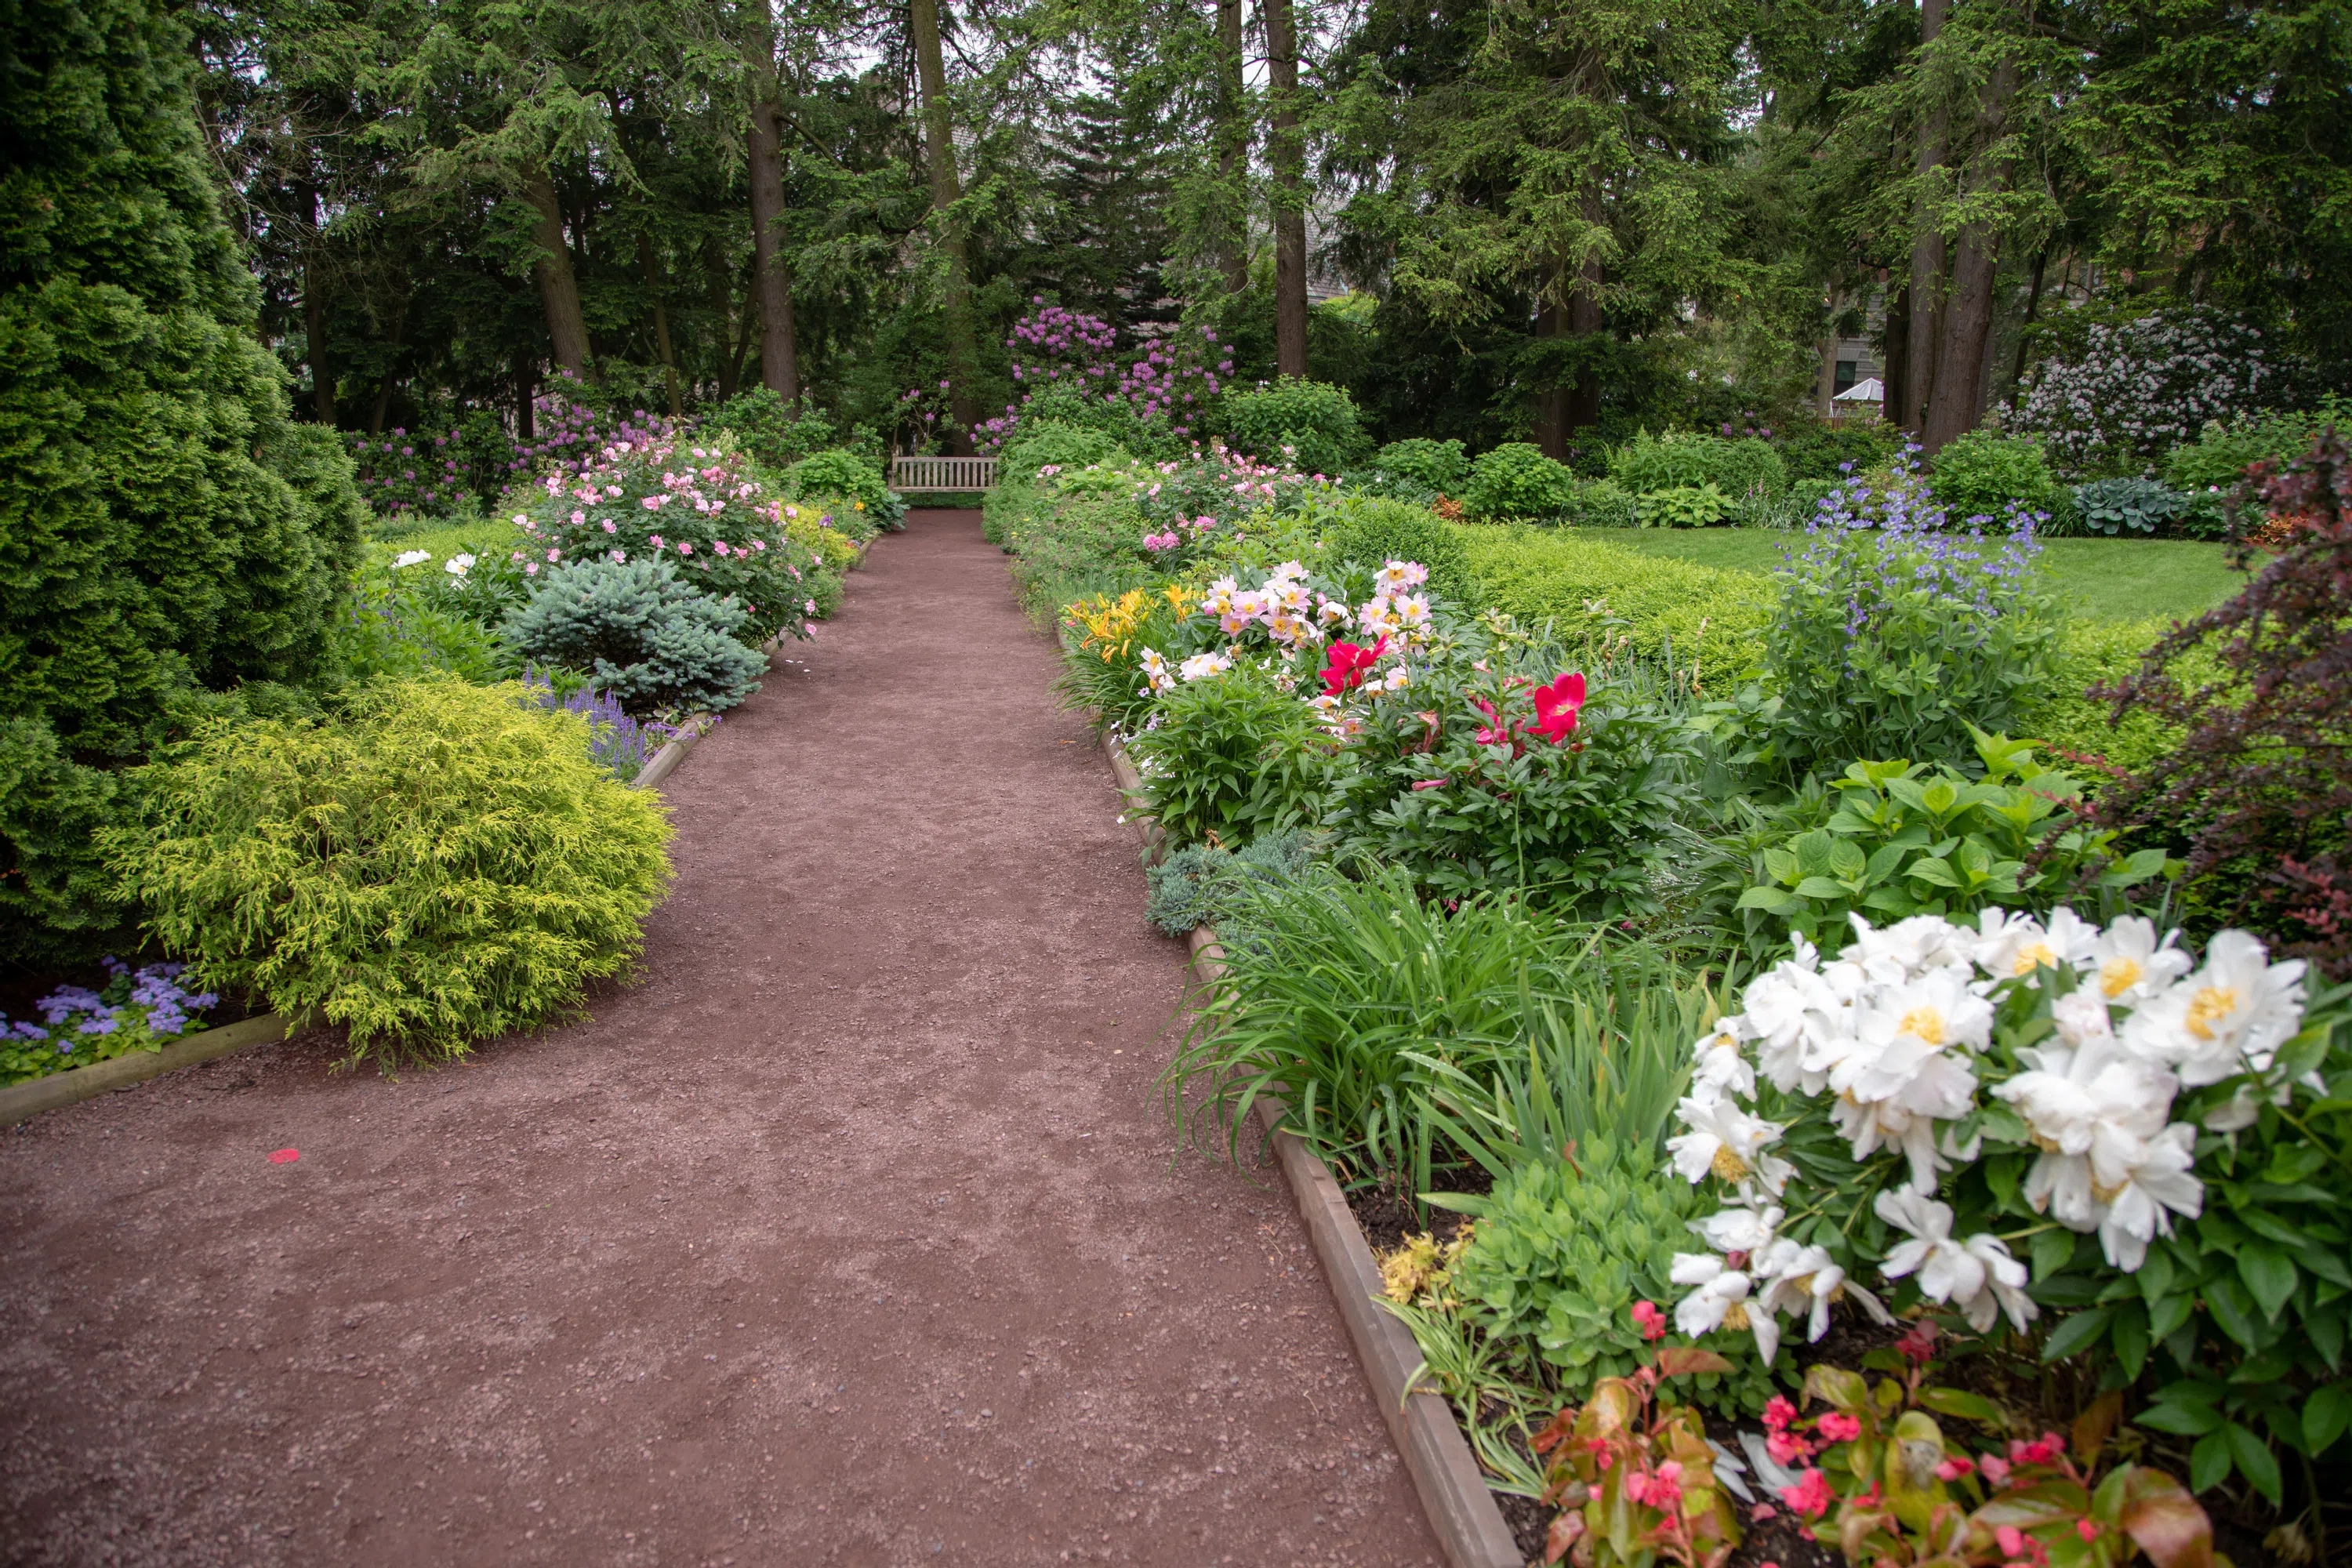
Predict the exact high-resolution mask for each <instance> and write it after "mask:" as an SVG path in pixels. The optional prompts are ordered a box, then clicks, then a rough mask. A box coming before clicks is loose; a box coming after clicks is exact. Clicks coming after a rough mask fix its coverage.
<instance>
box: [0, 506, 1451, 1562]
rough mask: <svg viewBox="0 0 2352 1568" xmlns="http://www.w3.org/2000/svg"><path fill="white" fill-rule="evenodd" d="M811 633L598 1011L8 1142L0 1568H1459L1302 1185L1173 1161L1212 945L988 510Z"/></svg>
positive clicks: (732, 736) (762, 700)
mask: <svg viewBox="0 0 2352 1568" xmlns="http://www.w3.org/2000/svg"><path fill="white" fill-rule="evenodd" d="M793 658H795V659H796V660H798V661H799V662H796V663H793V664H791V665H787V666H781V667H780V668H779V672H778V674H777V675H776V676H774V677H772V678H771V680H770V683H769V688H768V689H767V690H765V691H763V692H762V693H761V695H760V696H758V697H756V698H754V699H753V700H751V702H750V703H748V704H746V705H745V706H744V707H743V708H742V709H741V710H739V711H738V712H737V713H735V714H733V715H731V716H730V718H729V719H728V721H727V722H726V723H725V724H724V725H723V726H721V727H720V729H719V731H717V732H716V733H715V734H713V735H712V736H711V737H709V739H707V740H706V741H704V742H703V743H702V745H701V746H700V748H699V749H698V751H697V752H696V753H695V754H694V756H693V757H691V758H690V759H689V760H688V763H687V765H686V766H685V767H684V768H683V769H682V770H681V771H680V772H679V773H677V775H676V776H675V777H674V778H673V779H672V780H671V781H670V785H669V788H668V790H667V794H668V796H669V798H670V800H671V802H672V804H673V805H675V807H676V814H677V826H678V839H677V870H678V877H677V887H676V889H675V890H674V892H673V895H672V896H671V898H670V899H669V900H668V902H667V904H665V905H664V906H663V907H662V909H661V910H659V911H658V912H657V913H656V915H655V916H654V918H653V920H652V921H651V923H650V925H649V927H648V930H647V942H646V967H645V978H644V980H643V982H642V983H641V984H637V985H635V986H633V987H630V988H628V989H625V990H620V991H616V992H614V993H611V994H606V995H604V996H603V997H601V998H599V999H598V1001H597V1003H596V1005H595V1009H594V1016H593V1019H591V1020H589V1021H586V1022H583V1023H581V1024H579V1025H577V1026H573V1027H569V1028H564V1029H559V1030H556V1031H553V1032H551V1033H550V1034H548V1035H546V1036H544V1037H538V1038H532V1039H519V1040H513V1041H509V1042H505V1043H502V1044H500V1045H499V1046H496V1047H492V1048H489V1049H487V1050H484V1051H482V1052H480V1053H479V1054H478V1056H476V1057H475V1058H473V1059H472V1060H470V1061H468V1062H467V1063H466V1064H464V1065H461V1066H457V1067H453V1068H446V1069H444V1070H441V1071H438V1072H433V1073H424V1074H418V1075H415V1076H412V1077H409V1078H406V1079H402V1080H400V1081H396V1082H395V1081H388V1080H384V1079H379V1078H376V1077H374V1076H373V1074H342V1075H336V1074H332V1073H331V1071H330V1068H331V1062H332V1052H331V1047H330V1045H329V1044H328V1043H327V1042H326V1041H324V1040H321V1039H318V1038H311V1039H308V1040H297V1041H293V1042H289V1043H288V1044H286V1045H283V1046H279V1047H273V1048H271V1049H269V1050H266V1051H262V1052H258V1053H254V1054H251V1055H247V1056H245V1057H239V1058H227V1059H225V1060H222V1061H217V1062H214V1063H210V1064H207V1065H206V1066H205V1067H202V1068H194V1069H192V1070H190V1071H187V1072H184V1073H180V1074H177V1075H174V1076H172V1077H169V1078H166V1079H157V1080H155V1081H153V1082H152V1083H149V1084H146V1085H143V1086H142V1087H140V1088H139V1089H136V1090H135V1091H132V1092H131V1093H126V1094H119V1095H113V1096H109V1097H105V1098H103V1099H100V1100H94V1101H90V1102H88V1103H85V1104H83V1105H79V1106H77V1107H74V1108H72V1109H69V1110H64V1111H60V1112H56V1113H53V1114H51V1115H48V1116H46V1117H43V1118H41V1119H39V1120H38V1121H36V1122H34V1123H32V1124H30V1125H29V1126H27V1127H26V1128H24V1129H22V1130H19V1131H16V1132H15V1133H13V1134H0V1193H5V1194H6V1197H5V1202H4V1203H0V1260H5V1263H0V1325H5V1330H0V1559H5V1561H7V1562H9V1563H100V1562H103V1563H126V1564H129V1563H235V1564H238V1565H240V1568H242V1565H246V1564H276V1563H287V1564H293V1563H302V1564H310V1563H352V1564H374V1563H401V1564H410V1563H559V1564H566V1565H570V1564H588V1563H599V1564H601V1563H614V1564H622V1563H626V1564H656V1563H659V1564H674V1563H675V1564H684V1563H745V1564H753V1563H762V1564H765V1563H774V1564H791V1565H793V1568H798V1565H801V1564H820V1563H824V1564H833V1563H842V1564H850V1563H857V1564H866V1563H871V1564H883V1563H892V1564H897V1563H974V1564H998V1563H1008V1564H1009V1563H1058V1562H1069V1561H1078V1562H1086V1561H1108V1562H1118V1563H1171V1564H1175V1563H1182V1564H1199V1563H1242V1564H1270V1563H1345V1564H1349V1565H1351V1568H1369V1565H1375V1564H1389V1563H1436V1562H1437V1561H1438V1558H1437V1552H1436V1549H1435V1546H1434V1544H1433V1540H1432V1538H1431V1536H1430V1534H1429V1531H1428V1527H1427V1525H1426V1524H1425V1523H1424V1521H1423V1517H1422V1513H1421V1510H1420V1508H1419V1506H1418V1504H1417V1503H1416V1502H1415V1500H1414V1498H1413V1494H1412V1489H1411V1486H1410V1484H1409V1482H1408V1480H1407V1479H1406V1477H1405V1474H1404V1471H1403V1467H1402V1464H1401V1463H1400V1461H1399V1460H1398V1458H1397V1457H1396V1454H1395V1452H1394V1450H1393V1449H1392V1448H1391V1446H1390V1443H1389V1441H1388V1438H1387V1436H1386V1434H1385V1432H1384V1431H1383V1429H1382V1426H1381V1420H1380V1417H1379V1414H1378V1412H1377V1411H1376V1410H1375V1409H1374V1408H1373V1406H1372V1403H1371V1400H1370V1395H1369V1394H1367V1393H1366V1391H1365V1389H1364V1386H1363V1383H1362V1380H1361V1378H1360V1376H1359V1375H1358V1373H1357V1370H1356V1367H1355V1364H1354V1363H1353V1361H1352V1359H1351V1358H1350V1356H1349V1351H1348V1343H1347V1340H1346V1338H1345V1335H1344V1333H1343V1331H1342V1330H1341V1328H1340V1325H1339V1321H1338V1318H1337V1315H1336V1313H1335V1312H1334V1310H1333V1309H1332V1305H1331V1302H1330V1300H1329V1297H1328V1292H1327V1290H1326V1289H1325V1286H1324V1283H1323V1279H1322V1278H1321V1275H1320V1274H1319V1272H1318V1269H1317V1268H1316V1264H1315V1261H1314V1258H1313V1256H1312V1254H1311V1253H1310V1252H1308V1250H1307V1246H1306V1241H1305V1237H1304V1233H1303V1232H1302V1230H1301V1228H1300V1226H1299V1224H1298V1221H1297V1216H1296V1215H1295V1214H1294V1212H1293V1211H1292V1209H1291V1205H1290V1203H1289V1200H1288V1198H1287V1196H1286V1194H1284V1192H1283V1191H1282V1189H1281V1188H1280V1187H1279V1186H1278V1185H1276V1184H1271V1183H1268V1182H1264V1181H1261V1182H1257V1183H1253V1182H1252V1181H1250V1180H1248V1179H1245V1178H1244V1176H1243V1175H1241V1174H1239V1173H1235V1172H1234V1171H1232V1170H1230V1169H1228V1168H1225V1167H1223V1166H1220V1165H1217V1164H1214V1163H1209V1162H1207V1161H1204V1160H1202V1159H1199V1158H1194V1157H1184V1158H1175V1157H1173V1156H1174V1153H1175V1151H1174V1138H1173V1134H1172V1132H1171V1128H1170V1126H1169V1124H1168V1123H1167V1121H1165V1120H1164V1119H1163V1117H1162V1115H1161V1111H1160V1106H1159V1103H1158V1100H1157V1096H1156V1094H1155V1092H1154V1088H1153V1072H1154V1069H1155V1068H1156V1067H1157V1065H1158V1064H1159V1063H1160V1062H1161V1061H1162V1060H1164V1059H1165V1056H1166V1051H1167V1042H1166V1040H1165V1039H1164V1038H1162V1037H1161V1035H1160V1030H1161V1028H1162V1026H1164V1025H1165V1024H1166V1023H1167V1022H1168V1020H1169V1019H1170V1017H1171V1014H1172V1013H1173V1011H1174V1009H1175V1008H1176V1006H1177V1005H1178V1001H1179V997H1180V994H1181V974H1182V966H1183V950H1182V949H1181V947H1180V946H1178V945H1177V944H1175V943H1173V942H1167V941H1164V940H1162V939H1160V938H1158V937H1155V936H1152V935H1150V933H1149V932H1148V931H1147V930H1146V929H1145V927H1144V925H1143V923H1142V921H1141V918H1140V914H1139V910H1140V907H1141V886H1140V884H1141V876H1140V872H1139V868H1138V866H1137V858H1136V840H1135V837H1134V833H1133V829H1132V828H1129V827H1123V826H1119V825H1118V821H1117V814H1118V798H1117V796H1116V795H1115V794H1114V792H1113V790H1112V787H1111V785H1110V782H1109V771H1108V766H1107V764H1106V763H1105V761H1104V758H1103V756H1102V753H1101V752H1100V751H1099V749H1098V748H1097V747H1096V745H1095V744H1094V743H1093V742H1092V740H1091V737H1090V736H1089V734H1088V732H1087V728H1086V726H1085V724H1084V723H1083V722H1082V721H1079V720H1078V719H1077V718H1076V717H1074V716H1072V715H1070V714H1067V713H1062V712H1058V711H1056V710H1055V705H1054V701H1053V699H1052V697H1051V696H1050V695H1049V693H1048V686H1049V683H1050V682H1051V680H1052V679H1053V677H1054V675H1055V668H1056V659H1055V654H1054V650H1053V647H1052V645H1051V644H1050V642H1048V641H1047V640H1046V639H1045V638H1043V637H1039V636H1038V635H1037V634H1036V633H1035V632H1034V630H1033V629H1032V628H1031V627H1030V626H1028V625H1027V624H1026V623H1025V622H1024V620H1023V619H1022V617H1021V616H1020V615H1019V614H1018V612H1017V611H1016V610H1015V608H1014V606H1013V602H1012V598H1011V595H1010V593H1009V591H1008V588H1007V585H1006V580H1005V574H1004V570H1003V558H1002V557H1001V556H999V555H998V554H997V553H996V552H994V551H992V550H991V549H989V548H988V547H987V546H986V545H985V544H984V543H983V542H982V540H981V538H980V535H979V530H978V527H977V515H976V514H975V513H971V512H932V513H918V514H916V515H915V517H914V519H913V520H912V526H911V527H910V528H909V530H908V532H907V533H906V534H905V535H903V536H901V537H897V538H893V539H888V540H886V541H884V542H882V543H880V544H879V545H877V547H876V549H875V551H874V552H873V555H872V558H871V563H870V565H869V566H868V568H867V570H866V571H865V572H862V573H859V574H856V575H854V576H853V577H852V579H851V584H850V590H849V596H848V601H847V605H846V606H845V610H844V612H843V614H842V616H840V618H838V619H837V620H835V621H834V622H833V623H831V624H829V625H826V626H823V627H821V628H820V629H819V631H818V633H817V637H816V639H815V640H814V642H813V643H811V644H805V645H803V646H802V647H798V648H796V649H793ZM287 1147H294V1148H298V1149H299V1150H300V1157H299V1160H297V1161H295V1162H292V1163H282V1164H280V1163H270V1162H269V1161H268V1159H267V1158H266V1156H267V1155H268V1153H269V1152H271V1151H273V1150H278V1149H283V1148H287Z"/></svg>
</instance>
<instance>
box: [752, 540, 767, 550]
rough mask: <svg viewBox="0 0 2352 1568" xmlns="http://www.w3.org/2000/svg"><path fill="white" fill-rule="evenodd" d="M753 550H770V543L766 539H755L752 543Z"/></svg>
mask: <svg viewBox="0 0 2352 1568" xmlns="http://www.w3.org/2000/svg"><path fill="white" fill-rule="evenodd" d="M751 548H752V549H754V550H765V549H767V548H768V542H767V541H766V540H764V539H755V540H753V541H751Z"/></svg>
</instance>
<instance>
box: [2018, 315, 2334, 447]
mask: <svg viewBox="0 0 2352 1568" xmlns="http://www.w3.org/2000/svg"><path fill="white" fill-rule="evenodd" d="M2289 369H2290V367H2289V366H2288V364H2287V363H2285V359H2284V356H2283V355H2282V354H2280V353H2278V352H2276V351H2275V350H2274V348H2273V345H2272V344H2271V343H2270V342H2268V341H2267V340H2266V339H2264V337H2263V332H2262V329H2261V328H2259V327H2256V326H2253V325H2252V324H2250V323H2248V322H2245V321H2239V320H2238V319H2237V318H2235V317H2233V316H2230V315H2227V314H2225V313H2224V312H2222V311H2220V310H2210V309H2206V308H2199V309H2196V310H2189V311H2186V312H2180V313H2174V314H2165V315H2148V316H2143V317H2141V318H2139V319H2138V320H2137V321H2124V322H2120V323H2116V324H2112V325H2111V324H2108V323H2105V322H2101V323H2097V324H2095V325H2093V326H2091V327H2089V328H2087V329H2085V331H2084V338H2083V346H2082V349H2081V351H2080V352H2079V353H2070V354H2068V355H2065V356H2063V357H2062V356H2056V355H2053V356H2052V357H2050V358H2048V359H2044V360H2043V361H2042V363H2040V364H2039V365H2037V366H2036V367H2035V368H2034V370H2033V372H2032V376H2031V378H2030V380H2029V383H2028V384H2027V387H2026V392H2025V395H2024V397H2023V398H2022V399H2021V401H2020V403H2019V405H2018V407H2017V410H2016V412H2015V413H2014V414H2013V415H2012V416H2011V417H2010V419H2009V421H2008V423H2009V426H2010V428H2011V429H2013V430H2018V431H2022V432H2024V433H2025V434H2028V435H2032V436H2039V437H2041V438H2042V447H2043V449H2044V450H2045V451H2047V452H2048V453H2049V454H2050V456H2051V458H2053V460H2054V461H2055V462H2056V463H2057V464H2058V466H2059V467H2060V468H2062V469H2063V470H2065V471H2066V472H2068V473H2070V474H2072V475H2074V476H2076V477H2083V476H2088V475H2095V474H2102V473H2119V474H2120V473H2141V472H2145V471H2147V470H2149V469H2150V468H2151V467H2152V465H2153V464H2154V463H2155V462H2156V460H2157V459H2158V458H2160V457H2162V456H2163V454H2164V453H2165V452H2166V451H2168V450H2169V449H2170V448H2171V447H2179V446H2185V445H2187V444H2188V443H2189V442H2192V441H2194V440H2196V439H2197V438H2198V436H2199V434H2200V432H2202V431H2203V430H2204V428H2205V424H2206V422H2207V421H2208V420H2216V419H2218V420H2221V421H2222V422H2223V423H2227V422H2228V421H2229V420H2231V418H2233V417H2235V416H2238V415H2240V414H2243V413H2250V412H2254V411H2257V410H2261V409H2265V408H2269V407H2272V406H2273V405H2275V404H2276V403H2277V402H2278V401H2279V398H2280V397H2281V396H2282V395H2284V393H2285V391H2286V384H2287V382H2288V380H2289V379H2290V376H2289Z"/></svg>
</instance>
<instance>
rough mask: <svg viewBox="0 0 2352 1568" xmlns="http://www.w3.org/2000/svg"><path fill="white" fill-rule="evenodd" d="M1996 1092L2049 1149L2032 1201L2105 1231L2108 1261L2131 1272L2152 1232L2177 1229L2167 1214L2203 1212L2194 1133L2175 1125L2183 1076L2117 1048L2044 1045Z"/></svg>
mask: <svg viewBox="0 0 2352 1568" xmlns="http://www.w3.org/2000/svg"><path fill="white" fill-rule="evenodd" d="M2019 1055H2020V1056H2021V1057H2022V1058H2025V1059H2026V1060H2027V1061H2028V1062H2029V1063H2030V1064H2031V1066H2030V1068H2029V1070H2027V1071H2025V1072H2021V1073H2019V1074H2018V1075H2017V1076H2016V1077H2015V1078H2012V1079H2010V1080H2009V1081H2008V1082H2007V1083H2004V1084H2002V1085H2000V1087H1999V1088H1997V1089H1994V1090H1993V1092H1994V1093H1995V1094H1997V1095H1999V1096H2000V1098H2001V1099H2003V1100H2008V1101H2009V1102H2010V1103H2011V1104H2012V1105H2014V1106H2015V1107H2016V1108H2017V1110H2018V1114H2019V1115H2020V1116H2021V1117H2023V1118H2024V1119H2025V1123H2026V1125H2027V1127H2028V1128H2029V1129H2031V1131H2032V1135H2033V1141H2034V1142H2035V1143H2036V1144H2038V1145H2039V1146H2040V1147H2041V1149H2042V1157H2041V1158H2040V1159H2038V1160H2036V1161H2035V1162H2034V1164H2033V1169H2032V1172H2031V1173H2028V1174H2027V1176H2026V1178H2025V1189H2024V1190H2025V1200H2026V1202H2027V1203H2029V1204H2031V1205H2032V1206H2033V1209H2034V1211H2035V1212H2036V1213H2037V1214H2047V1215H2050V1216H2051V1217H2052V1218H2053V1219H2055V1220H2057V1221H2058V1222H2059V1223H2060V1224H2061V1225H2063V1226H2067V1227H2068V1228H2070V1229H2073V1230H2084V1231H2087V1230H2092V1229H2096V1230H2098V1232H2099V1240H2100V1245H2101V1246H2102V1247H2104V1248H2105V1252H2106V1255H2107V1261H2108V1262H2110V1263H2112V1264H2114V1265H2115V1266H2116V1268H2122V1269H2125V1270H2126V1271H2129V1270H2132V1269H2136V1268H2138V1267H2139V1265H2140V1261H2141V1259H2142V1258H2145V1257H2146V1255H2147V1242H2148V1238H2149V1237H2152V1236H2154V1235H2155V1234H2157V1232H2158V1231H2159V1230H2162V1231H2163V1232H2165V1233H2166V1234H2170V1227H2171V1222H2170V1220H2169V1219H2168V1217H2167V1215H2166V1213H2165V1211H2166V1210H2169V1211H2171V1212H2172V1213H2175V1214H2184V1215H2196V1214H2197V1213H2198V1212H2199V1211H2200V1209H2201V1208H2202V1207H2203V1206H2204V1188H2203V1186H2202V1185H2201V1184H2200V1183H2199V1182H2198V1181H2197V1179H2196V1178H2195V1177H2194V1176H2191V1175H2189V1173H2188V1172H2189V1165H2190V1164H2191V1163H2193V1160H2192V1156H2191V1154H2190V1152H2189V1151H2190V1150H2191V1149H2192V1148H2193V1146H2194V1143H2195V1137H2196V1130H2195V1129H2194V1128H2191V1127H2190V1126H2189V1125H2188V1124H2187V1123H2186V1122H2174V1123H2171V1124H2170V1125H2168V1124H2167V1118H2168V1116H2169V1115H2170V1113H2171V1110H2172V1098H2173V1095H2174V1094H2175V1092H2177V1090H2178V1089H2179V1083H2178V1081H2177V1080H2176V1079H2174V1078H2173V1076H2172V1075H2171V1074H2170V1073H2168V1072H2167V1071H2166V1070H2165V1069H2164V1068H2161V1067H2158V1066H2157V1065H2156V1064H2154V1063H2152V1062H2149V1061H2147V1060H2145V1059H2143V1058H2138V1057H2136V1056H2134V1055H2132V1054H2131V1053H2130V1052H2128V1051H2127V1050H2126V1049H2124V1048H2123V1047H2120V1046H2119V1045H2114V1044H2105V1043H2093V1044H2089V1045H2085V1046H2084V1047H2081V1048H2079V1049H2075V1050H2066V1049H2063V1048H2058V1047H2043V1048H2041V1049H2038V1050H2026V1051H2021V1052H2020V1053H2019Z"/></svg>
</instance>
